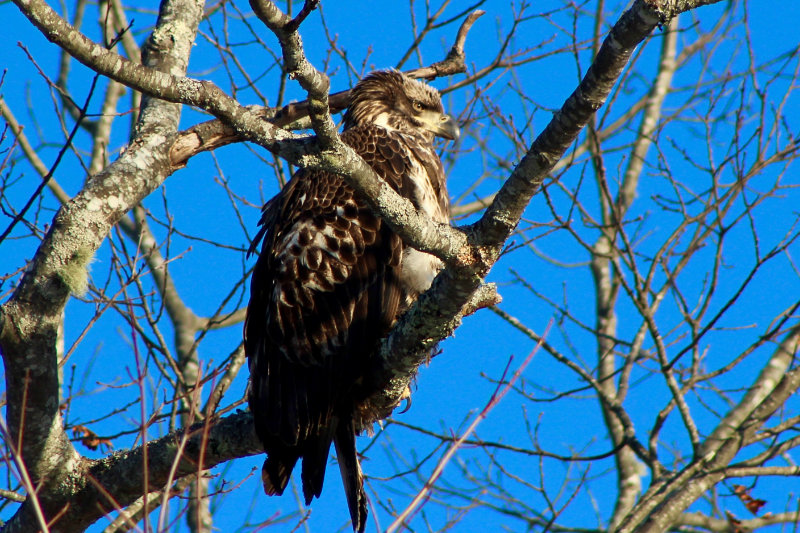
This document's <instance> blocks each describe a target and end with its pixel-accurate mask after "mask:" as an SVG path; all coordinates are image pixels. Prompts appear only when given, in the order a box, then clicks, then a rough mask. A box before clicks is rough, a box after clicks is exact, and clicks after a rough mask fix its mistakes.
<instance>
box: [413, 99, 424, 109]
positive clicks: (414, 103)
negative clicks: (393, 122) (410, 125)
mask: <svg viewBox="0 0 800 533" xmlns="http://www.w3.org/2000/svg"><path fill="white" fill-rule="evenodd" d="M411 106H412V107H413V108H414V111H422V103H421V102H418V101H416V100H414V101H413V102H411Z"/></svg>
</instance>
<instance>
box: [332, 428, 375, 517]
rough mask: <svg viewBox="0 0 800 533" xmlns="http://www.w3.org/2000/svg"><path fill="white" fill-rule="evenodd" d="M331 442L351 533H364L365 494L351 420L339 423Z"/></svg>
mask: <svg viewBox="0 0 800 533" xmlns="http://www.w3.org/2000/svg"><path fill="white" fill-rule="evenodd" d="M333 441H334V443H335V444H336V456H337V458H338V459H339V470H340V471H341V473H342V483H343V484H344V492H345V495H346V496H347V506H348V507H349V509H350V519H351V520H352V521H353V531H357V532H358V533H364V530H365V529H366V527H367V494H366V492H364V477H363V476H362V475H361V465H359V464H358V452H357V451H356V432H355V427H354V425H353V420H352V419H350V420H348V421H347V423H344V421H340V422H339V426H338V427H337V428H336V435H335V436H334V438H333Z"/></svg>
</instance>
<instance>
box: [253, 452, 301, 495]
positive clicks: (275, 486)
mask: <svg viewBox="0 0 800 533" xmlns="http://www.w3.org/2000/svg"><path fill="white" fill-rule="evenodd" d="M298 458H299V455H298V454H295V453H291V452H290V453H280V452H277V453H276V452H273V453H270V454H268V455H267V460H266V461H264V466H263V467H261V482H262V483H263V484H264V492H265V493H266V494H267V496H275V495H276V494H277V495H278V496H280V495H281V494H283V491H284V490H286V485H287V484H288V483H289V478H290V477H291V476H292V470H293V469H294V465H295V463H297V459H298Z"/></svg>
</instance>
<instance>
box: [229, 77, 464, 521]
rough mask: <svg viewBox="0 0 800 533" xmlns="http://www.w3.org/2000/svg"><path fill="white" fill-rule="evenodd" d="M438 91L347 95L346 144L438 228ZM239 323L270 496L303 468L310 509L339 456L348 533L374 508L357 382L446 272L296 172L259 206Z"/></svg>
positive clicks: (322, 179) (449, 124)
mask: <svg viewBox="0 0 800 533" xmlns="http://www.w3.org/2000/svg"><path fill="white" fill-rule="evenodd" d="M458 135H459V130H458V126H457V125H456V123H455V121H454V120H453V119H452V118H451V117H450V116H448V115H446V114H444V112H443V109H442V102H441V99H440V97H439V93H438V92H437V91H436V90H435V89H433V88H432V87H430V86H429V85H426V84H424V83H421V82H419V81H416V80H414V79H411V78H409V77H407V76H405V75H404V74H402V73H400V72H398V71H394V70H386V71H377V72H373V73H371V74H369V75H368V76H366V77H365V78H364V79H363V80H361V81H360V82H359V83H358V84H357V85H356V86H355V88H354V89H353V90H352V91H351V96H350V103H349V106H348V109H347V112H346V113H345V116H344V130H343V133H342V140H343V141H344V142H345V143H347V144H348V145H350V146H351V147H352V148H353V149H354V150H355V151H356V152H357V153H358V154H359V155H360V156H361V157H363V158H364V160H365V161H366V162H367V163H368V164H369V165H370V166H371V167H372V168H373V169H374V170H375V172H376V173H377V174H378V175H379V176H380V177H381V178H383V179H384V180H386V181H387V182H388V183H389V184H390V185H391V186H392V187H393V188H394V189H395V190H396V191H397V192H398V193H400V194H401V195H403V196H404V197H406V198H408V199H409V200H410V201H411V202H412V203H413V204H414V206H415V207H416V208H417V209H420V210H422V211H424V212H425V213H427V214H428V215H429V216H431V217H432V218H433V219H434V220H437V221H439V222H444V223H446V222H448V220H449V216H448V213H449V204H448V197H447V189H446V187H445V176H444V172H443V170H442V163H441V161H440V160H439V157H438V156H437V154H436V152H435V150H434V148H433V144H432V143H433V138H434V136H440V137H444V138H446V139H455V138H456V137H458ZM260 225H261V226H262V227H261V229H260V230H259V232H258V234H257V235H256V238H255V240H254V241H253V243H252V245H251V247H250V252H251V253H252V252H253V251H254V250H255V249H256V247H257V246H258V242H259V241H260V240H262V239H263V245H262V247H261V254H260V255H259V258H258V261H257V263H256V266H255V270H254V271H253V277H252V283H251V290H250V303H249V305H248V307H247V320H246V321H245V326H244V339H245V351H246V353H247V357H248V364H249V367H250V394H249V398H248V400H249V403H250V410H251V411H252V412H253V417H254V420H255V426H256V432H257V434H258V437H259V439H260V440H261V442H262V443H263V445H264V449H265V451H266V452H267V459H266V461H265V462H264V467H263V469H262V480H263V483H264V491H265V492H266V493H267V494H269V495H273V494H282V493H283V491H284V489H285V488H286V485H287V483H288V482H289V477H290V475H291V473H292V469H293V468H294V466H295V464H296V463H297V460H298V459H300V458H301V457H302V458H303V463H302V465H303V466H302V473H301V479H302V482H303V495H304V496H305V500H306V504H309V503H310V502H311V499H312V498H313V497H314V496H317V497H319V495H320V493H321V491H322V482H323V479H324V476H325V466H326V463H327V461H328V452H329V450H330V446H331V442H333V443H334V445H335V446H336V453H337V456H338V461H339V468H340V470H341V474H342V480H343V482H344V487H345V493H346V495H347V503H348V507H349V510H350V516H351V518H352V521H353V529H354V530H357V531H359V532H363V531H364V528H365V527H366V516H367V503H366V494H365V492H364V486H363V478H362V475H361V468H360V466H359V462H358V457H357V454H356V442H355V437H356V427H358V416H359V415H358V409H359V403H360V402H363V401H364V400H365V399H366V398H365V396H366V391H364V390H363V386H362V385H363V381H364V380H363V375H364V373H365V372H366V370H367V369H368V368H369V363H370V360H371V358H373V357H374V354H375V351H376V348H377V346H378V342H379V341H380V339H381V338H382V337H383V336H385V335H386V334H387V333H388V332H389V330H390V328H391V326H392V324H393V323H394V322H395V320H396V319H397V317H398V314H400V313H401V312H403V311H404V310H405V309H407V307H408V306H409V305H410V303H412V302H413V301H414V299H415V298H416V297H417V295H418V294H419V293H420V292H422V291H424V290H425V289H427V288H428V287H429V286H430V284H431V281H432V280H433V277H434V276H435V275H436V273H437V272H438V270H439V269H440V268H441V265H440V261H439V260H438V259H436V258H435V257H433V256H431V255H429V254H426V253H423V252H419V251H417V250H414V249H413V248H410V247H408V246H407V245H406V244H405V243H403V241H402V240H401V239H400V237H399V236H398V235H397V234H395V233H394V232H393V231H392V230H391V229H390V228H389V226H388V225H387V224H385V223H383V221H382V220H381V219H380V218H378V217H376V216H375V215H374V214H373V213H372V211H371V210H370V209H369V207H368V206H367V204H366V202H364V200H363V199H362V198H360V197H359V196H358V195H357V194H356V193H355V191H354V190H353V189H352V188H350V186H348V185H347V184H346V183H345V182H344V180H343V179H342V178H341V177H339V176H337V175H335V174H331V173H328V172H324V171H320V170H299V171H298V172H297V173H296V174H295V175H294V176H293V177H292V179H291V180H290V181H289V183H288V184H287V185H286V187H284V189H283V190H282V191H281V192H280V193H279V194H278V195H277V196H276V197H275V198H273V199H272V200H271V201H270V202H268V203H267V204H266V205H265V206H264V210H263V215H262V218H261V222H260Z"/></svg>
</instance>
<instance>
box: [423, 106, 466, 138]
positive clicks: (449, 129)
mask: <svg viewBox="0 0 800 533" xmlns="http://www.w3.org/2000/svg"><path fill="white" fill-rule="evenodd" d="M419 118H420V120H421V122H422V124H423V125H424V126H425V129H427V130H428V131H430V132H431V133H433V134H434V135H436V136H437V137H444V138H445V139H449V140H451V141H456V140H458V138H459V137H460V136H461V130H460V129H459V128H458V123H456V121H455V119H453V117H451V116H450V115H447V114H445V113H436V112H433V111H428V112H426V113H423V114H422V116H421V117H419Z"/></svg>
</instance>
